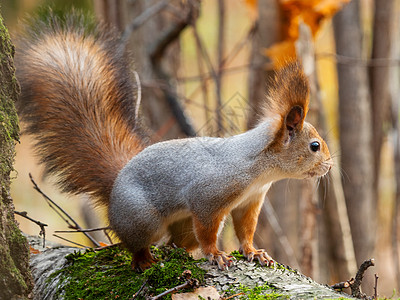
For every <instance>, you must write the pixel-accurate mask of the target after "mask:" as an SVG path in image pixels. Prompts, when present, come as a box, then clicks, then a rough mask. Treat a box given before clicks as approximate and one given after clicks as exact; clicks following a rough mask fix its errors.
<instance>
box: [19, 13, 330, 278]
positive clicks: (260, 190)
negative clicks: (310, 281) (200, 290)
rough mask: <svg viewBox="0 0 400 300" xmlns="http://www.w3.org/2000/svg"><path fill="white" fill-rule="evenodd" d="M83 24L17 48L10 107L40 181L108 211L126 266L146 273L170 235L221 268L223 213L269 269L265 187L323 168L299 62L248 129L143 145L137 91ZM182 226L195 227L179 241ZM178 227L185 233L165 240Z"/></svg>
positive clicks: (46, 30)
mask: <svg viewBox="0 0 400 300" xmlns="http://www.w3.org/2000/svg"><path fill="white" fill-rule="evenodd" d="M84 23H85V22H84V21H83V20H82V18H81V17H77V16H70V17H68V18H67V19H66V20H63V21H61V20H60V19H59V18H57V17H54V16H50V17H49V19H48V20H47V22H44V21H41V22H38V24H37V25H35V26H33V27H32V28H31V29H28V30H27V32H28V33H27V34H24V35H22V36H21V37H20V39H19V42H17V48H16V58H15V61H16V67H17V71H16V72H17V73H16V76H17V79H18V80H19V82H20V85H21V91H22V92H21V95H20V98H19V101H18V103H17V109H18V111H19V115H20V116H21V118H22V121H23V122H25V124H26V132H27V133H28V134H31V135H33V136H34V137H35V140H36V143H35V151H36V153H37V154H38V155H39V157H40V159H41V162H42V163H43V164H44V165H45V170H46V172H47V173H52V174H56V175H57V176H58V177H57V178H58V184H59V185H60V187H61V189H62V190H63V191H64V192H69V193H74V194H80V193H87V194H90V195H91V196H92V197H93V198H94V199H95V201H97V202H98V203H100V204H102V205H105V206H106V207H107V210H108V219H109V224H110V227H111V228H112V230H113V231H114V232H115V233H116V235H117V236H118V238H119V239H120V240H121V241H122V243H123V244H124V245H125V246H126V247H127V249H128V250H129V251H130V252H131V253H132V256H133V259H132V267H133V268H136V269H139V270H144V269H146V268H149V267H150V266H151V265H152V264H153V263H154V262H155V259H154V258H153V257H152V255H151V253H150V250H149V247H150V245H151V244H152V243H155V242H156V241H158V240H159V239H160V238H161V237H163V236H165V235H166V234H167V233H168V232H169V231H171V232H172V241H174V242H175V243H177V245H178V246H180V247H186V249H189V250H191V249H194V248H196V247H198V246H200V248H201V250H202V251H203V253H204V254H205V255H206V256H207V257H208V259H209V261H210V262H211V263H213V264H217V265H218V267H219V268H220V269H221V270H224V269H227V268H228V267H229V266H231V265H232V264H233V258H232V257H231V256H229V255H227V254H226V253H224V252H223V251H220V250H219V249H218V248H217V237H218V233H219V231H220V230H221V228H222V226H223V223H224V220H225V217H226V216H227V215H228V214H229V213H230V214H231V215H232V219H233V225H234V228H235V232H236V235H237V237H238V240H239V243H240V252H241V253H242V254H243V255H244V256H245V257H246V258H247V259H248V260H249V261H252V260H253V259H258V261H259V262H260V263H261V264H262V265H269V264H272V263H273V259H272V258H271V257H270V256H269V254H268V253H267V252H266V251H265V250H257V249H255V248H254V246H253V235H254V232H255V230H256V225H257V219H258V215H259V212H260V209H261V206H262V204H263V201H264V198H265V195H266V193H267V191H268V189H269V188H270V186H271V184H272V183H273V182H275V181H277V180H280V179H283V178H298V179H302V178H310V177H313V176H323V175H325V174H326V173H327V172H328V171H329V170H330V169H331V167H332V165H333V161H332V159H331V156H330V153H329V150H328V147H327V145H326V143H325V142H324V140H323V139H322V138H321V137H320V136H319V134H318V132H317V131H316V129H315V128H314V127H313V126H312V125H311V124H309V123H308V122H306V121H305V120H304V119H305V117H306V114H307V111H308V104H309V83H308V80H307V77H306V75H305V74H304V72H303V70H302V66H301V63H300V62H298V61H292V62H289V63H288V64H287V65H286V66H285V67H283V68H282V69H281V70H278V71H277V72H276V74H275V77H274V80H273V82H272V87H271V88H270V89H269V92H268V95H267V97H266V101H265V102H266V104H265V107H264V108H263V111H262V117H261V120H260V122H259V124H258V125H257V126H256V127H255V128H254V129H251V130H249V131H247V132H245V133H241V134H238V135H234V136H231V137H226V138H221V137H194V138H182V139H175V140H169V141H163V142H158V143H154V144H151V145H150V144H149V143H148V142H146V140H145V138H143V136H144V135H143V133H142V132H141V129H140V126H137V122H138V120H135V119H134V116H135V105H134V102H135V88H134V85H133V84H132V80H131V76H130V69H129V64H128V63H127V58H126V56H125V55H124V54H122V53H121V52H120V51H118V46H119V39H118V35H117V34H116V32H115V31H113V29H110V28H106V26H103V25H97V26H95V27H93V28H90V29H85V24H84ZM182 224H184V225H185V226H193V230H189V231H188V232H183V231H184V230H182V226H181V225H182ZM177 228H178V230H176V229H177ZM179 230H181V231H182V232H181V233H182V234H183V233H184V236H180V235H179V234H175V235H174V232H175V233H176V232H177V231H179Z"/></svg>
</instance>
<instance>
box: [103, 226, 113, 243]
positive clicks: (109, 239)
mask: <svg viewBox="0 0 400 300" xmlns="http://www.w3.org/2000/svg"><path fill="white" fill-rule="evenodd" d="M103 233H104V235H105V236H106V237H107V239H108V241H109V242H110V244H112V243H113V240H112V238H111V236H110V235H109V233H108V230H107V229H104V230H103Z"/></svg>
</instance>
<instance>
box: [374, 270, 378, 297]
mask: <svg viewBox="0 0 400 300" xmlns="http://www.w3.org/2000/svg"><path fill="white" fill-rule="evenodd" d="M378 278H379V277H378V275H376V274H375V286H374V299H375V300H377V299H378Z"/></svg>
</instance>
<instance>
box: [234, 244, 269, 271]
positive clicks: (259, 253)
mask: <svg viewBox="0 0 400 300" xmlns="http://www.w3.org/2000/svg"><path fill="white" fill-rule="evenodd" d="M239 252H240V254H243V255H244V257H246V258H247V260H248V261H249V262H253V260H254V258H256V259H257V260H258V262H259V263H260V265H262V266H268V267H269V266H272V265H273V264H274V263H275V261H274V260H273V259H272V257H271V256H269V254H268V253H267V251H265V250H264V249H258V250H257V249H255V248H254V247H251V248H249V249H247V250H243V248H240V249H239Z"/></svg>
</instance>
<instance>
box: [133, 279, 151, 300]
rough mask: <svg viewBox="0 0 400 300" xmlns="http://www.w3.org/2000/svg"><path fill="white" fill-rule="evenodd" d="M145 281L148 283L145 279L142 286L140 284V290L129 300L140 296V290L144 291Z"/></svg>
mask: <svg viewBox="0 0 400 300" xmlns="http://www.w3.org/2000/svg"><path fill="white" fill-rule="evenodd" d="M147 281H148V279H146V280H145V281H144V282H143V284H142V286H141V287H140V289H139V290H138V291H137V292H136V293H135V294H133V296H132V299H131V300H134V299H135V298H136V297H137V296H139V295H140V293H141V292H142V290H143V289H144V287H145V286H146V284H147Z"/></svg>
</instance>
